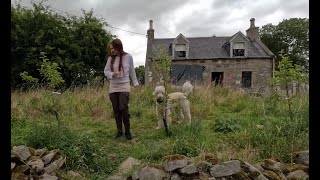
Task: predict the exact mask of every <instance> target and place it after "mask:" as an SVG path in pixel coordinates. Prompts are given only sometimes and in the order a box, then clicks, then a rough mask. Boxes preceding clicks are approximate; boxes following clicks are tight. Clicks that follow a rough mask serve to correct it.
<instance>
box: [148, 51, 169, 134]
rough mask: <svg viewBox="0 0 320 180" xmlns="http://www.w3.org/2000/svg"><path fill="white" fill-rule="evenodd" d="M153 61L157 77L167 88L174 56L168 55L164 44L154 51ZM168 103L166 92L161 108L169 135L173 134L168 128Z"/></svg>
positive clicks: (160, 83)
mask: <svg viewBox="0 0 320 180" xmlns="http://www.w3.org/2000/svg"><path fill="white" fill-rule="evenodd" d="M152 55H153V62H152V67H153V71H154V73H155V74H156V77H157V78H158V79H159V81H158V83H159V85H163V86H164V87H165V89H166V90H167V89H168V88H167V86H168V83H169V82H170V72H171V63H172V57H171V56H169V55H168V53H167V51H166V49H165V48H164V47H163V46H160V47H159V50H158V51H153V54H152ZM167 103H168V95H167V92H166V93H165V98H164V102H163V103H161V105H160V106H159V108H161V111H162V112H163V113H161V115H162V119H163V122H164V125H165V130H166V133H167V135H168V136H170V135H171V132H170V131H169V129H168V126H167V122H166V113H167V112H166V107H167Z"/></svg>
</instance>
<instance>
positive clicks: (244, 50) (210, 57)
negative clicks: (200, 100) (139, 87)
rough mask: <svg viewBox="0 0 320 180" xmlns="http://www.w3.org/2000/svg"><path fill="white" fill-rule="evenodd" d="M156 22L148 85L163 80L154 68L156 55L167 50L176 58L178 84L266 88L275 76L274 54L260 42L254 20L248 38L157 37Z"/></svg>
mask: <svg viewBox="0 0 320 180" xmlns="http://www.w3.org/2000/svg"><path fill="white" fill-rule="evenodd" d="M154 31H155V30H154V29H153V21H152V20H150V21H149V29H148V31H147V34H148V35H147V38H148V42H147V52H146V61H145V81H146V82H145V83H146V84H153V83H156V82H158V81H159V78H158V77H156V76H155V73H154V72H153V69H152V63H153V55H152V52H154V51H157V50H159V48H160V47H164V48H165V49H166V50H167V52H168V55H169V56H172V58H173V59H172V71H171V79H172V83H173V84H174V85H181V84H182V83H184V82H185V80H187V79H188V80H191V81H193V82H196V83H198V84H214V85H223V86H229V87H244V88H254V89H255V88H260V87H266V86H267V85H268V84H267V80H268V79H269V78H270V77H272V76H273V71H274V54H273V53H272V52H271V51H270V50H269V49H268V47H266V45H265V44H264V43H263V42H262V41H261V40H260V35H259V27H256V26H255V19H254V18H251V19H250V27H249V28H248V29H247V30H246V35H244V34H243V33H242V32H241V31H238V32H236V33H235V34H234V35H232V36H228V37H226V36H224V37H218V36H212V37H185V36H184V35H183V34H182V33H180V34H179V35H178V36H177V37H176V38H161V39H160V38H159V39H157V38H154Z"/></svg>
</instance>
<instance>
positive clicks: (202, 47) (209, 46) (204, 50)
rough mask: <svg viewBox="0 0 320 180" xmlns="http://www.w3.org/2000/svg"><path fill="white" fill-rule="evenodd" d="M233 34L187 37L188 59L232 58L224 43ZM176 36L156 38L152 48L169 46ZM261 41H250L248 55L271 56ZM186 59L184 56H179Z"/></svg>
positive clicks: (257, 56) (256, 56) (254, 56)
mask: <svg viewBox="0 0 320 180" xmlns="http://www.w3.org/2000/svg"><path fill="white" fill-rule="evenodd" d="M231 38H232V36H227V37H215V36H214V37H191V38H187V37H186V39H187V40H188V41H189V58H188V59H212V58H230V56H229V55H228V54H227V52H226V50H225V49H224V48H223V47H222V44H223V43H224V42H226V41H228V40H230V39H231ZM174 39H175V38H165V39H154V40H153V42H152V48H153V49H157V47H159V45H161V44H162V45H164V46H165V47H166V48H168V52H169V48H170V45H171V43H172V42H173V41H174ZM259 43H261V41H260V42H253V41H249V47H248V57H249V58H250V57H251V58H261V57H264V58H270V57H271V55H272V54H271V55H270V52H269V54H268V53H267V52H266V50H264V48H266V47H262V46H261V45H260V44H259ZM179 59H184V58H179Z"/></svg>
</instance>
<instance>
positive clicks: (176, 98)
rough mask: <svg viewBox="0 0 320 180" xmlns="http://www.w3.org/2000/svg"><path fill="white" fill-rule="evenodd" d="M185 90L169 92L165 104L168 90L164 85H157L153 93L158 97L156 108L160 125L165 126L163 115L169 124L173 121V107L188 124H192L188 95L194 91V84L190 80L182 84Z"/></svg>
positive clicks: (159, 126) (160, 126)
mask: <svg viewBox="0 0 320 180" xmlns="http://www.w3.org/2000/svg"><path fill="white" fill-rule="evenodd" d="M182 91H183V92H173V93H170V94H167V97H168V98H167V101H168V102H167V105H165V98H166V90H165V87H164V86H156V87H155V90H154V92H153V93H152V94H153V95H154V96H155V97H156V110H157V117H158V127H157V129H159V128H162V127H164V122H163V119H162V118H163V117H164V116H165V117H166V122H167V125H170V124H171V123H172V120H171V109H173V110H174V111H175V112H176V114H177V115H178V116H179V117H180V119H181V120H183V121H184V122H185V123H187V124H191V113H190V102H189V100H188V99H187V96H188V95H189V94H190V93H192V91H193V86H192V84H191V83H190V81H188V80H187V81H186V82H185V83H184V84H183V86H182ZM178 123H179V122H178Z"/></svg>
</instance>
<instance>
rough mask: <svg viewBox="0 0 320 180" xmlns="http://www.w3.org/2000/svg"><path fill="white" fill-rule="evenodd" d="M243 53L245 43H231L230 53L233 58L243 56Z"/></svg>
mask: <svg viewBox="0 0 320 180" xmlns="http://www.w3.org/2000/svg"><path fill="white" fill-rule="evenodd" d="M244 52H245V43H244V42H235V43H233V48H232V53H233V56H234V57H241V56H244V54H245V53H244Z"/></svg>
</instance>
